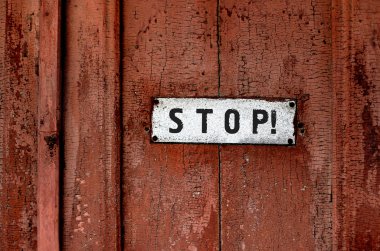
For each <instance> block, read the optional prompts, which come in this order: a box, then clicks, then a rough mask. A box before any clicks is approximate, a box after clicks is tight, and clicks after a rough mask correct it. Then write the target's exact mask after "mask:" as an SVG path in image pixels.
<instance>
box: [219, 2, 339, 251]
mask: <svg viewBox="0 0 380 251" xmlns="http://www.w3.org/2000/svg"><path fill="white" fill-rule="evenodd" d="M220 18H221V21H220V22H221V26H220V38H221V49H220V50H221V53H220V60H221V91H220V93H221V96H230V97H255V96H256V97H257V96H258V97H282V98H296V99H297V100H298V115H297V116H298V118H297V120H298V121H299V122H301V123H303V126H302V124H301V125H300V126H302V127H303V128H302V132H301V129H299V131H298V133H297V146H295V147H276V146H223V147H221V159H220V162H221V176H222V178H221V184H222V189H221V192H222V201H221V203H222V215H221V217H222V244H223V245H222V250H313V249H316V250H331V247H332V239H331V236H332V218H331V215H332V202H331V168H332V165H331V160H332V137H331V135H332V114H331V113H332V104H333V102H332V98H333V95H332V84H331V23H330V19H331V3H330V1H327V0H316V1H303V0H302V1H301V0H297V1H285V0H274V1H237V0H222V1H221V2H220Z"/></svg>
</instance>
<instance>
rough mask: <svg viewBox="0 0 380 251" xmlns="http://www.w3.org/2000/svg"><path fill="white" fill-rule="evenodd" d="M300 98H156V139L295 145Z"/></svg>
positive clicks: (185, 141)
mask: <svg viewBox="0 0 380 251" xmlns="http://www.w3.org/2000/svg"><path fill="white" fill-rule="evenodd" d="M296 106H297V104H296V101H295V100H290V99H285V100H283V101H267V100H262V99H212V98H156V99H155V100H154V107H153V114H152V141H154V142H161V143H204V144H259V145H260V144H269V145H294V144H295V142H296V140H295V128H294V119H295V114H296V108H297V107H296Z"/></svg>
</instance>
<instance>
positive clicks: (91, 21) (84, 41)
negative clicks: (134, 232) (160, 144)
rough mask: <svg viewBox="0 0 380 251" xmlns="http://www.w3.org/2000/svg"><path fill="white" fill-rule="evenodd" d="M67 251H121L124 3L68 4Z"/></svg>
mask: <svg viewBox="0 0 380 251" xmlns="http://www.w3.org/2000/svg"><path fill="white" fill-rule="evenodd" d="M64 12H65V26H66V31H65V34H64V35H65V41H66V43H67V44H66V46H65V59H64V76H63V79H64V91H65V93H64V104H63V105H64V118H63V120H64V122H63V123H64V164H65V166H64V177H63V194H62V196H64V198H63V210H64V212H63V217H64V220H63V233H62V235H63V236H62V242H63V243H62V248H63V250H82V249H86V250H88V249H91V250H120V201H119V191H120V147H121V146H120V138H121V134H120V104H119V103H120V101H119V100H120V81H119V60H120V57H119V54H120V51H119V49H120V48H119V1H118V0H107V1H105V0H95V1H93V0H85V1H83V0H73V1H68V2H66V5H65V6H64Z"/></svg>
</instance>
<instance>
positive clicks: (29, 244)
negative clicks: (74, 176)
mask: <svg viewBox="0 0 380 251" xmlns="http://www.w3.org/2000/svg"><path fill="white" fill-rule="evenodd" d="M38 24H39V2H38V1H18V0H16V1H14V0H12V1H0V247H1V248H0V249H1V250H22V249H23V250H35V249H36V248H37V230H36V229H37V219H36V215H37V206H36V202H37V201H36V193H37V191H36V179H37V175H36V173H37V143H36V142H37V131H38V124H37V94H38V49H39V46H38Z"/></svg>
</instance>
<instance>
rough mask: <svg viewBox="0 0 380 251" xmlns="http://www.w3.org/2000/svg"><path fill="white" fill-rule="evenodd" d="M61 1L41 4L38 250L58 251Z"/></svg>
mask: <svg viewBox="0 0 380 251" xmlns="http://www.w3.org/2000/svg"><path fill="white" fill-rule="evenodd" d="M60 14H61V13H60V1H59V0H54V1H52V0H49V1H47V0H43V1H40V24H39V36H40V40H39V42H40V50H39V60H40V63H39V87H38V89H39V91H38V102H39V103H38V126H39V131H38V181H37V207H38V210H37V237H38V240H37V242H38V250H41V251H45V250H46V251H58V250H59V233H58V232H59V226H58V223H59V212H58V209H59V154H60V152H59V123H60V120H59V116H60V99H61V95H60V70H61V68H60V50H61V47H60V27H61V22H60Z"/></svg>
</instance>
